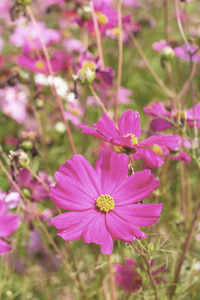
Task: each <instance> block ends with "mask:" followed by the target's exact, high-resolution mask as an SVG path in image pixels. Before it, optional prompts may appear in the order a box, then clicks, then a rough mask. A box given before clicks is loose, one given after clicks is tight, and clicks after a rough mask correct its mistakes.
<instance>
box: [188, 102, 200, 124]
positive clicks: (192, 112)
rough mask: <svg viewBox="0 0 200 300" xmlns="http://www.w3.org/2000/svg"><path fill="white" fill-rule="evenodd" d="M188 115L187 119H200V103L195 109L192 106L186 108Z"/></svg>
mask: <svg viewBox="0 0 200 300" xmlns="http://www.w3.org/2000/svg"><path fill="white" fill-rule="evenodd" d="M186 115H187V120H191V121H193V120H194V119H196V120H200V103H198V104H197V105H195V106H194V109H193V108H190V109H188V110H186ZM194 116H195V118H194Z"/></svg>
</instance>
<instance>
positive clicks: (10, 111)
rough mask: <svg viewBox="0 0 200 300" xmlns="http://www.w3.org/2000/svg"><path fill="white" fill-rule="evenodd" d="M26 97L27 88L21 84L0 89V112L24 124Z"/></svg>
mask: <svg viewBox="0 0 200 300" xmlns="http://www.w3.org/2000/svg"><path fill="white" fill-rule="evenodd" d="M27 97H28V93H27V90H26V89H25V88H24V87H23V85H21V84H18V85H15V86H8V87H5V88H4V89H0V107H1V109H2V112H3V113H4V114H5V115H7V116H8V117H10V118H12V119H14V120H15V121H16V122H18V123H19V124H25V123H26V121H27V117H28V116H27Z"/></svg>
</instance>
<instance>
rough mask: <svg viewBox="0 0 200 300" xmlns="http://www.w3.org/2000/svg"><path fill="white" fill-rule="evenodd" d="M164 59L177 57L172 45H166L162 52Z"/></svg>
mask: <svg viewBox="0 0 200 300" xmlns="http://www.w3.org/2000/svg"><path fill="white" fill-rule="evenodd" d="M161 55H162V59H164V60H172V59H173V58H174V57H175V53H174V50H173V49H172V48H171V47H165V48H163V49H162V52H161Z"/></svg>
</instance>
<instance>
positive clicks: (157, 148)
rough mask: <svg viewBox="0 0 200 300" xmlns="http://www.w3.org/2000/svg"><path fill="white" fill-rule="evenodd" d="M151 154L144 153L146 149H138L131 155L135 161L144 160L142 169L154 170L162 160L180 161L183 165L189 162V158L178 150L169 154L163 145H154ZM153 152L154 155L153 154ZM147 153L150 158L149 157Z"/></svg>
mask: <svg viewBox="0 0 200 300" xmlns="http://www.w3.org/2000/svg"><path fill="white" fill-rule="evenodd" d="M151 150H152V152H149V150H148V152H147V153H146V149H142V148H141V149H139V150H138V151H137V152H136V153H135V154H132V155H131V156H132V158H133V159H135V160H138V159H139V160H144V164H143V169H149V168H150V169H155V168H159V167H160V166H161V165H162V164H163V163H164V160H166V159H169V160H174V161H175V160H180V161H182V162H184V163H185V164H188V163H189V162H190V161H191V157H190V155H189V154H187V153H185V152H183V151H181V150H180V148H179V149H177V150H179V151H176V152H174V153H173V152H170V151H169V150H168V149H167V147H165V146H164V145H157V144H154V145H153V147H152V149H151ZM153 152H155V154H154V153H153ZM149 153H151V156H150V157H149Z"/></svg>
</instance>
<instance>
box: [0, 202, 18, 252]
mask: <svg viewBox="0 0 200 300" xmlns="http://www.w3.org/2000/svg"><path fill="white" fill-rule="evenodd" d="M18 225H19V220H18V217H17V216H15V215H13V214H10V213H8V214H6V205H5V203H4V202H3V201H0V237H1V238H3V240H2V239H0V255H2V254H4V253H6V252H8V251H10V250H11V249H12V248H11V247H10V245H8V244H7V243H6V242H5V241H4V239H6V238H7V237H8V236H9V235H10V234H11V233H13V232H14V231H15V230H16V229H17V227H18Z"/></svg>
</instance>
